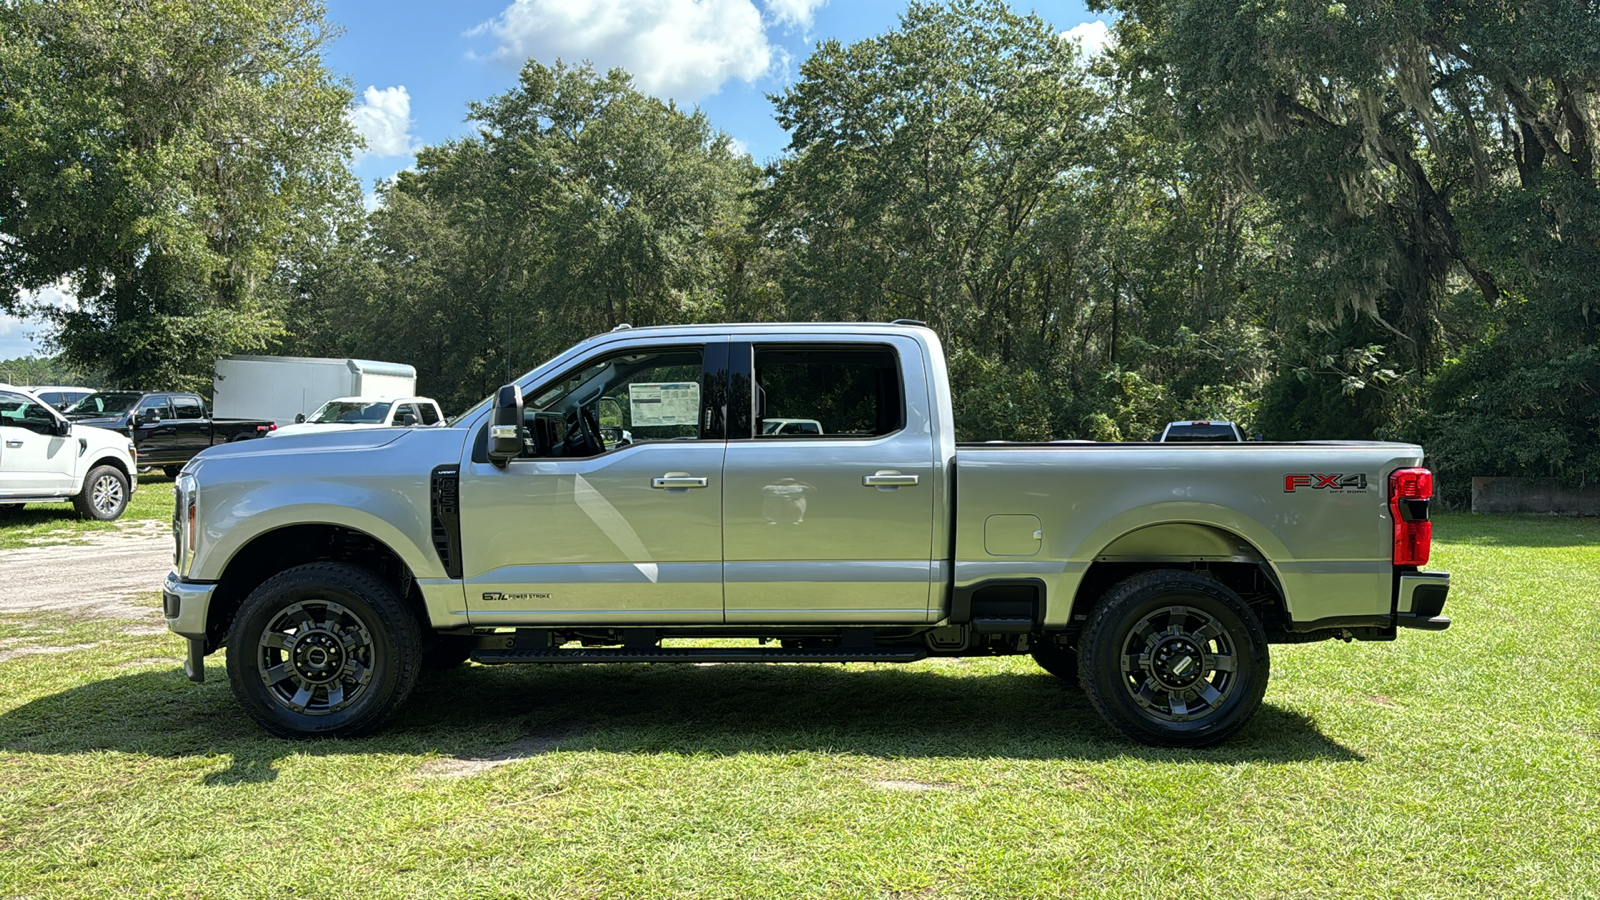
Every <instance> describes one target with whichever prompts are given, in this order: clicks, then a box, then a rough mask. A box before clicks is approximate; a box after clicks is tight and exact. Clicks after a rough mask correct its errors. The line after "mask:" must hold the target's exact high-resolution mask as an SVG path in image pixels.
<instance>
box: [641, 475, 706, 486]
mask: <svg viewBox="0 0 1600 900" xmlns="http://www.w3.org/2000/svg"><path fill="white" fill-rule="evenodd" d="M650 486H651V487H653V488H659V489H661V490H668V491H670V490H673V489H674V488H703V487H705V486H706V479H704V478H695V477H694V476H692V475H680V474H678V473H676V472H669V473H668V474H666V475H662V476H661V477H659V478H652V479H650Z"/></svg>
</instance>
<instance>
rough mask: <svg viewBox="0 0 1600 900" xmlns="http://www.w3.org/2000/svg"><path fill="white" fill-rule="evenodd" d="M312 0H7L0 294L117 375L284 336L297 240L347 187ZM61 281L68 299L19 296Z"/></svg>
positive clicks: (314, 232)
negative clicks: (70, 304)
mask: <svg viewBox="0 0 1600 900" xmlns="http://www.w3.org/2000/svg"><path fill="white" fill-rule="evenodd" d="M329 33H330V32H329V26H328V25H327V24H326V22H325V21H324V13H323V9H322V6H321V5H320V4H319V3H316V2H312V0H213V2H207V3H193V2H183V0H17V2H12V3H6V4H0V147H3V148H4V152H3V153H0V277H3V279H4V285H5V291H4V293H3V294H0V307H3V308H4V309H5V310H6V311H8V312H24V313H35V314H41V315H43V316H44V317H45V318H46V319H47V321H49V322H50V323H52V324H53V325H54V326H55V329H54V331H53V333H52V340H53V341H54V343H56V344H57V345H58V346H59V347H60V348H61V349H62V350H64V351H65V353H66V355H67V357H68V358H69V359H71V360H73V361H75V362H77V363H80V364H83V365H87V366H94V367H102V368H104V369H106V370H107V371H108V373H109V377H110V378H111V379H112V380H114V381H118V382H124V383H127V382H131V381H135V380H139V381H144V382H146V383H149V384H159V385H162V386H166V387H193V386H198V385H201V384H209V380H210V379H209V377H207V376H208V374H209V371H210V363H211V360H212V359H213V358H215V357H216V356H218V355H220V354H223V353H228V352H236V351H250V350H259V349H263V348H265V347H267V346H268V345H269V344H270V343H271V342H273V341H274V340H276V339H277V338H279V337H281V336H282V334H283V329H282V321H281V317H280V316H279V314H278V309H279V307H280V306H281V304H282V303H283V301H284V299H285V285H286V284H287V283H288V281H289V280H290V279H289V278H288V277H286V276H290V275H292V272H290V271H287V269H290V268H292V265H293V261H294V260H295V259H296V257H297V255H299V254H300V253H301V252H302V251H303V249H304V245H306V244H313V243H315V242H317V241H321V240H326V239H327V238H328V237H329V235H330V232H331V231H332V222H333V221H334V220H335V219H336V218H338V217H339V216H341V215H349V214H351V210H352V209H354V208H356V204H358V202H359V201H358V197H359V194H358V192H357V190H356V187H355V185H354V182H353V181H352V179H351V177H350V175H349V173H348V169H347V162H348V160H349V157H350V152H351V150H352V148H353V147H354V145H355V143H356V140H357V138H356V137H355V134H354V132H353V131H352V130H351V128H350V125H349V123H348V122H347V121H346V116H345V113H346V109H347V107H348V105H349V102H350V91H349V89H348V88H347V87H346V86H345V85H344V84H342V83H341V82H339V81H338V80H336V79H335V78H334V77H333V76H332V75H331V74H330V73H329V72H328V71H327V69H326V68H325V66H324V65H323V62H322V58H321V47H322V45H323V43H324V42H325V41H326V40H327V38H328V36H329ZM61 282H65V284H66V286H67V289H68V290H69V292H70V293H71V294H72V295H73V296H74V297H75V299H76V301H77V306H76V308H73V309H60V308H55V307H42V308H27V307H26V303H25V299H24V294H23V292H25V291H31V290H37V289H39V288H42V287H46V286H50V285H54V284H57V283H61Z"/></svg>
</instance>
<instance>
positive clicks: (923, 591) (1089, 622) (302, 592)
mask: <svg viewBox="0 0 1600 900" xmlns="http://www.w3.org/2000/svg"><path fill="white" fill-rule="evenodd" d="M779 420H781V421H783V422H788V423H792V422H797V421H798V422H806V423H808V425H807V427H805V428H803V429H801V428H780V429H771V428H768V427H765V425H767V424H769V423H771V422H773V421H779ZM809 423H815V426H816V427H815V428H812V427H811V426H810V424H809ZM1421 463H1422V450H1421V448H1419V447H1416V446H1412V445H1409V444H1385V443H1304V444H1267V443H1246V444H1215V445H1205V444H1179V445H1173V444H1095V443H1085V442H1061V443H1050V444H1010V443H986V444H959V445H958V444H957V443H956V440H955V429H954V425H953V421H952V416H951V410H950V387H949V381H948V376H947V373H946V369H945V360H944V355H943V350H942V348H941V347H940V343H939V339H938V337H937V336H936V335H935V334H934V333H933V332H932V331H930V330H928V329H927V328H924V327H920V326H919V325H918V324H916V323H894V324H888V325H874V324H851V325H708V326H683V327H666V328H638V329H629V328H626V327H624V328H620V329H618V330H616V331H613V332H611V333H608V334H604V335H600V336H597V337H594V338H591V339H589V340H587V341H585V342H583V343H581V344H579V345H578V346H576V347H573V348H572V349H571V350H568V351H567V352H566V353H563V354H562V355H560V356H558V357H556V358H555V359H552V360H551V361H549V362H548V363H546V364H544V365H542V366H540V367H539V368H537V369H535V370H534V371H533V372H530V373H529V374H527V375H526V376H524V377H523V378H521V379H519V380H518V381H517V382H516V383H514V384H509V385H506V386H505V387H503V388H501V389H500V390H499V391H498V392H497V394H496V396H495V397H492V398H490V399H489V400H486V401H484V402H483V403H482V404H480V405H478V406H477V407H475V408H473V409H471V410H469V411H467V412H466V413H464V414H463V415H461V416H460V417H459V418H457V419H456V420H454V421H453V422H451V423H449V424H448V426H447V427H443V428H421V429H391V430H372V431H352V432H347V433H342V434H314V435H303V436H298V437H285V438H278V439H274V440H270V441H250V442H246V443H242V444H234V445H228V446H223V447H216V448H213V449H211V450H208V451H206V452H205V453H202V454H201V455H200V456H198V457H196V458H195V459H194V460H193V461H192V462H191V463H189V465H187V466H186V467H185V468H184V471H183V473H182V474H181V476H180V477H179V478H178V479H177V484H176V491H177V505H176V511H175V521H174V532H175V537H176V540H177V555H176V560H175V563H176V565H175V570H174V571H173V572H172V573H171V574H170V575H169V576H168V577H167V580H166V584H165V614H166V619H167V624H168V627H169V628H171V629H172V630H173V631H174V632H176V633H178V634H180V635H182V636H183V637H185V638H187V639H188V642H189V653H188V659H187V662H186V664H185V670H186V671H187V672H188V675H189V677H190V678H192V679H194V680H196V681H199V680H202V679H203V678H204V675H205V668H204V657H205V656H206V655H207V654H210V653H212V652H214V651H216V650H217V649H219V648H221V647H224V646H226V647H227V648H228V654H227V670H228V676H229V679H230V681H231V682H232V686H233V691H234V693H235V695H236V696H237V698H238V701H239V703H240V705H241V706H242V707H243V708H244V710H245V712H246V713H248V714H249V715H250V716H251V717H252V718H253V719H255V721H257V722H258V723H260V725H261V726H262V727H264V728H265V729H267V730H268V731H270V732H272V733H274V734H278V735H283V736H306V735H355V734H360V733H364V732H367V731H370V730H372V729H374V728H376V727H378V726H380V725H381V724H383V723H384V722H385V721H386V720H387V719H388V718H389V717H390V716H391V715H392V714H393V713H394V712H395V710H396V708H397V707H399V706H400V704H401V703H402V701H404V700H405V698H406V695H407V694H408V693H409V691H410V690H411V688H412V686H413V685H414V684H415V682H416V679H417V678H418V677H419V673H420V672H421V671H422V670H424V669H427V668H438V667H446V666H453V665H457V664H460V663H462V662H464V661H465V660H467V659H468V658H470V659H472V660H474V661H476V662H478V663H480V664H485V665H489V664H496V665H498V664H511V663H602V662H610V663H618V662H708V661H709V662H913V661H916V660H920V659H924V658H926V657H931V656H975V655H976V656H987V655H1008V654H1031V655H1032V656H1033V658H1034V659H1035V660H1037V661H1038V663H1039V664H1040V665H1041V666H1042V667H1043V668H1044V669H1045V670H1046V671H1048V672H1050V673H1052V674H1054V675H1056V676H1058V677H1060V678H1062V679H1063V680H1065V681H1068V682H1073V683H1078V684H1081V686H1082V688H1083V689H1084V691H1085V692H1086V693H1087V695H1088V697H1089V698H1090V700H1091V701H1092V703H1093V705H1094V706H1095V708H1096V709H1097V710H1098V711H1099V712H1100V713H1101V714H1102V715H1103V716H1104V717H1105V719H1106V720H1107V722H1109V723H1110V724H1111V726H1112V727H1114V728H1116V729H1117V730H1119V731H1121V732H1122V733H1123V734H1125V735H1128V736H1129V737H1132V738H1134V739H1136V740H1140V741H1144V742H1148V743H1151V744H1158V745H1166V746H1185V747H1193V746H1203V745H1207V744H1212V743H1215V742H1217V741H1221V740H1223V739H1225V738H1226V737H1228V736H1229V735H1231V734H1233V733H1234V732H1235V731H1237V730H1238V729H1239V728H1240V727H1242V726H1243V725H1244V723H1245V722H1246V721H1247V720H1248V719H1249V718H1250V716H1251V715H1252V713H1254V711H1255V710H1256V708H1257V707H1258V706H1259V704H1260V703H1261V699H1262V696H1263V694H1264V692H1265V691H1266V687H1267V680H1268V646H1269V645H1270V644H1273V643H1287V642H1300V641H1309V640H1319V639H1325V638H1340V639H1344V640H1346V641H1348V640H1351V639H1357V640H1391V639H1393V638H1394V637H1395V635H1396V630H1397V629H1398V628H1421V629H1427V630H1440V629H1443V628H1446V627H1448V626H1449V624H1450V620H1449V619H1447V618H1445V617H1444V616H1442V615H1441V612H1442V609H1443V606H1444V602H1445V596H1446V594H1447V593H1448V591H1449V584H1450V581H1449V576H1448V575H1447V574H1443V573H1438V572H1425V571H1421V570H1420V568H1419V567H1421V566H1423V565H1424V564H1425V563H1426V562H1427V558H1428V550H1429V544H1430V541H1431V536H1432V534H1431V527H1432V526H1431V524H1430V523H1429V521H1428V506H1429V500H1430V498H1431V496H1432V493H1433V477H1432V475H1431V474H1430V473H1429V472H1428V471H1427V470H1426V469H1422V468H1419V466H1420V465H1421Z"/></svg>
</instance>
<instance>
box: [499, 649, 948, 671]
mask: <svg viewBox="0 0 1600 900" xmlns="http://www.w3.org/2000/svg"><path fill="white" fill-rule="evenodd" d="M927 655H928V651H926V650H924V649H921V648H916V649H902V648H883V649H876V648H870V647H861V648H845V647H828V648H819V649H815V650H791V649H788V648H783V647H652V648H643V649H632V648H628V647H556V648H550V649H541V650H475V651H473V653H472V660H473V662H478V663H482V664H484V665H486V666H493V665H506V664H511V663H669V662H689V663H700V662H718V663H779V662H809V663H830V662H837V663H843V662H879V663H883V662H893V663H908V662H916V661H917V660H919V659H923V658H925V657H926V656H927Z"/></svg>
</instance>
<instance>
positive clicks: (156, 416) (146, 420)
mask: <svg viewBox="0 0 1600 900" xmlns="http://www.w3.org/2000/svg"><path fill="white" fill-rule="evenodd" d="M159 421H161V413H160V412H159V411H158V410H154V409H147V410H145V411H144V412H142V413H139V422H140V424H154V423H156V422H159Z"/></svg>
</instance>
